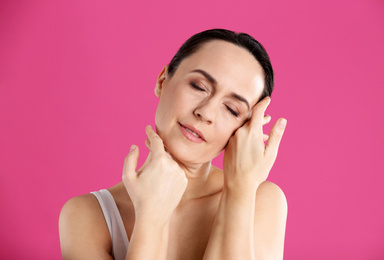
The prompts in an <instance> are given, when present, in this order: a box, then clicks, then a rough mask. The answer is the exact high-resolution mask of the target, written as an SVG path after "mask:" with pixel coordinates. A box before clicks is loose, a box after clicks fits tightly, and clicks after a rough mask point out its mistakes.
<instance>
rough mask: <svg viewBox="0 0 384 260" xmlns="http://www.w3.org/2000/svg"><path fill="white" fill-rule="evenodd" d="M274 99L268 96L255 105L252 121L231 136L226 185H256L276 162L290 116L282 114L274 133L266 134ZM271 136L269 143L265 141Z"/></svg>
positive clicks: (226, 151) (263, 179)
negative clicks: (285, 116) (282, 116)
mask: <svg viewBox="0 0 384 260" xmlns="http://www.w3.org/2000/svg"><path fill="white" fill-rule="evenodd" d="M270 101H271V99H270V98H269V97H266V98H264V99H263V100H262V101H260V102H259V103H258V104H256V105H255V106H254V107H253V109H252V116H251V118H250V120H249V121H248V122H246V123H245V124H244V125H243V126H242V127H240V128H239V129H237V131H236V133H235V134H234V135H233V136H232V137H231V138H230V140H229V142H228V145H227V147H226V149H225V153H224V161H223V168H224V169H223V170H224V181H225V182H224V183H225V188H229V189H232V188H234V187H238V188H240V189H242V188H246V187H250V188H256V189H257V187H258V186H259V185H260V184H261V183H262V182H263V181H265V180H266V178H267V177H268V174H269V171H270V170H271V168H272V166H273V163H274V162H275V159H276V156H277V151H278V148H279V144H280V141H281V138H282V136H283V133H284V130H285V126H286V122H287V121H286V119H284V118H280V119H279V120H277V122H276V123H275V124H274V126H273V127H272V130H271V132H270V135H269V137H268V135H265V134H263V125H265V124H267V123H269V121H270V120H271V117H270V116H264V113H265V110H266V109H267V107H268V105H269V103H270ZM266 140H268V143H267V145H265V143H264V141H266Z"/></svg>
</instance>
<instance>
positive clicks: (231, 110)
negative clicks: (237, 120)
mask: <svg viewBox="0 0 384 260" xmlns="http://www.w3.org/2000/svg"><path fill="white" fill-rule="evenodd" d="M191 86H192V88H194V89H196V90H198V91H205V89H203V88H200V87H199V86H198V85H197V84H196V83H195V82H191ZM225 107H226V108H227V109H228V111H229V113H231V114H232V115H233V116H235V117H239V113H237V112H236V111H235V110H233V109H232V108H230V107H229V106H227V105H225Z"/></svg>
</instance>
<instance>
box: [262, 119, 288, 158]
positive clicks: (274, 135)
mask: <svg viewBox="0 0 384 260" xmlns="http://www.w3.org/2000/svg"><path fill="white" fill-rule="evenodd" d="M286 125H287V120H286V119H285V118H280V119H279V120H277V121H276V123H275V124H274V125H273V127H272V129H271V132H270V133H269V140H268V144H267V146H266V148H265V152H266V154H270V155H272V156H273V157H274V158H275V157H276V156H277V151H278V149H279V144H280V141H281V138H282V137H283V134H284V130H285V127H286Z"/></svg>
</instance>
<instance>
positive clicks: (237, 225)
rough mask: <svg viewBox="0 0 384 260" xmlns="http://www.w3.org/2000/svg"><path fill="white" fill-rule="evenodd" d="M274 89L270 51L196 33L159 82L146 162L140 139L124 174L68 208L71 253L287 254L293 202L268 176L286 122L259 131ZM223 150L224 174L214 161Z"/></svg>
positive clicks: (239, 38) (63, 237) (231, 37)
mask: <svg viewBox="0 0 384 260" xmlns="http://www.w3.org/2000/svg"><path fill="white" fill-rule="evenodd" d="M272 89H273V70H272V66H271V63H270V61H269V57H268V55H267V53H266V52H265V50H264V48H263V47H262V46H261V45H260V44H259V43H258V42H257V41H256V40H254V39H253V38H252V37H250V36H249V35H247V34H236V33H234V32H232V31H228V30H222V29H214V30H208V31H204V32H201V33H199V34H196V35H194V36H192V37H191V38H190V39H188V40H187V41H186V42H185V43H184V45H183V46H182V47H181V48H180V50H179V51H178V53H177V54H176V55H175V57H174V58H173V59H172V61H171V62H170V64H169V65H168V66H164V68H163V70H162V71H161V73H160V75H159V77H158V79H157V83H156V86H155V94H156V96H157V97H158V98H159V104H158V107H157V111H156V117H155V123H156V132H155V131H154V130H153V129H152V128H151V127H150V126H147V127H146V129H145V131H146V134H147V136H148V139H147V140H145V143H146V146H147V147H148V149H149V150H150V153H149V155H148V157H147V159H146V161H145V163H144V165H143V166H142V167H141V168H140V169H139V170H136V166H137V160H138V158H139V149H138V147H137V146H135V145H132V147H131V149H130V152H129V154H128V155H127V157H126V158H125V162H124V169H123V182H121V183H119V184H117V185H116V186H114V187H112V188H110V189H108V190H102V191H99V192H95V193H93V194H87V195H83V196H79V197H75V198H72V199H71V200H69V201H68V202H67V203H66V204H65V205H64V207H63V209H62V211H61V214H60V220H59V229H60V243H61V249H62V254H63V258H64V259H146V260H148V259H205V260H209V259H215V260H217V259H222V260H223V259H242V260H244V259H282V258H283V244H284V234H285V223H286V215H287V204H286V199H285V196H284V194H283V192H282V191H281V190H280V188H279V187H277V186H276V185H275V184H273V183H271V182H267V181H265V180H266V178H267V176H268V174H269V172H270V170H271V168H272V165H273V163H274V161H275V159H276V155H277V150H278V146H279V143H280V140H281V138H282V135H283V132H284V129H285V126H286V120H285V119H283V118H281V119H279V120H277V122H276V123H275V124H274V126H273V127H272V130H271V133H270V135H269V136H268V135H265V134H263V129H262V127H263V125H265V124H267V123H269V122H270V120H271V117H270V116H268V115H264V113H265V110H266V108H267V106H268V105H269V103H270V97H269V96H270V95H271V92H272ZM267 140H268V142H267V144H266V145H265V141H267ZM223 149H225V154H224V159H223V169H222V170H221V169H218V168H216V167H214V166H213V165H212V164H211V160H212V159H213V158H214V157H215V156H217V155H218V154H219V153H220V152H221V151H222V150H223ZM116 206H117V207H116ZM120 216H121V217H120Z"/></svg>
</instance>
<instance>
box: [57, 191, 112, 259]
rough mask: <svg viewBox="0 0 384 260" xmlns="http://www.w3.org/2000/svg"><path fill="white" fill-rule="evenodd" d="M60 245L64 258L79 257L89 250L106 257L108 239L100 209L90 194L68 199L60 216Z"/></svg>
mask: <svg viewBox="0 0 384 260" xmlns="http://www.w3.org/2000/svg"><path fill="white" fill-rule="evenodd" d="M59 234H60V246H61V250H62V254H63V259H81V256H84V257H88V258H89V253H90V252H93V253H91V254H92V255H93V256H94V257H95V258H94V259H99V258H100V257H105V259H109V257H110V252H111V241H110V235H109V230H108V227H107V224H106V222H105V220H104V215H103V212H102V210H101V208H100V205H99V203H98V201H97V199H96V197H95V196H94V195H93V194H84V195H80V196H77V197H73V198H71V199H69V200H68V201H67V202H66V203H65V204H64V206H63V208H62V209H61V212H60V217H59Z"/></svg>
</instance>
